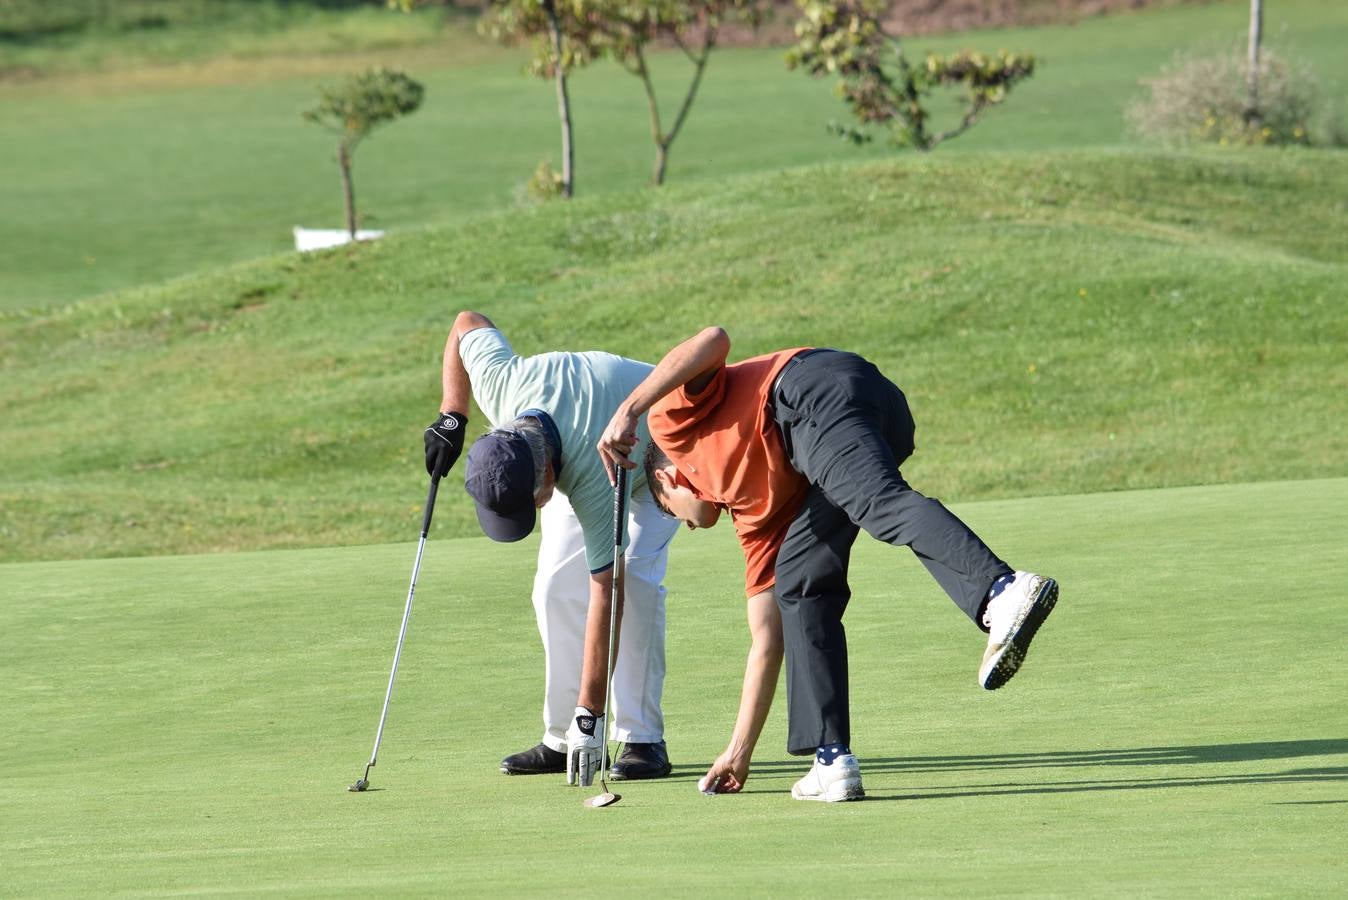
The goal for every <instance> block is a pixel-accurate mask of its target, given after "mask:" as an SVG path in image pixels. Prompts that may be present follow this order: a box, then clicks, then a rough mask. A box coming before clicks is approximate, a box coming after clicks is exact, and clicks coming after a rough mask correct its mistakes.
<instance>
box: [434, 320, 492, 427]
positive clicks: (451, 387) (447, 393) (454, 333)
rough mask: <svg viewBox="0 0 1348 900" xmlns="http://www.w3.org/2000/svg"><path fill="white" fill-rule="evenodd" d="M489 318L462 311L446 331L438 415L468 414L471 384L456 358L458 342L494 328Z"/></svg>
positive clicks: (471, 393) (461, 359)
mask: <svg viewBox="0 0 1348 900" xmlns="http://www.w3.org/2000/svg"><path fill="white" fill-rule="evenodd" d="M495 327H496V326H495V325H494V324H492V321H491V319H488V318H487V317H486V316H484V315H482V314H481V313H475V312H473V311H471V310H464V311H463V312H461V313H459V314H458V315H457V316H455V317H454V327H453V328H451V329H450V330H449V337H448V338H447V339H446V340H445V357H444V363H443V364H442V368H441V371H440V384H441V389H442V391H443V394H442V396H441V400H440V411H441V412H446V413H447V412H455V413H459V414H460V415H463V416H467V415H468V404H469V403H470V402H471V401H472V399H473V385H472V384H471V383H470V382H469V381H468V370H467V369H465V368H464V366H463V358H462V357H460V356H459V341H460V340H461V339H462V338H463V336H464V335H465V334H467V333H468V332H470V331H474V330H476V329H478V328H495Z"/></svg>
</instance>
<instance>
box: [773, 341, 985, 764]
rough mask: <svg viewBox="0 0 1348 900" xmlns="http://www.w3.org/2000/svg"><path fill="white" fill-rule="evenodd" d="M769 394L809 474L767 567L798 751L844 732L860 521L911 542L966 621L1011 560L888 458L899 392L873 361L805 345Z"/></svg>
mask: <svg viewBox="0 0 1348 900" xmlns="http://www.w3.org/2000/svg"><path fill="white" fill-rule="evenodd" d="M771 396H772V403H773V415H774V417H775V418H776V420H777V423H778V425H779V426H780V428H781V432H782V437H783V439H784V440H785V442H786V449H787V454H788V455H789V457H790V459H791V464H792V465H793V466H794V467H795V468H796V470H797V471H799V472H800V473H801V474H802V475H804V476H805V477H806V478H807V479H809V481H810V490H809V493H808V494H807V495H806V498H805V502H804V505H803V506H802V508H801V510H800V513H799V514H798V515H797V516H796V518H795V520H794V521H793V522H792V524H791V527H790V529H789V530H788V532H787V535H786V538H785V540H784V541H783V542H782V547H781V550H780V552H779V553H778V556H777V572H776V575H777V587H776V592H777V604H778V606H779V607H780V608H781V612H782V630H783V637H784V640H785V644H786V691H787V693H786V700H787V718H788V726H787V750H788V751H789V752H790V753H793V754H796V755H800V756H803V755H806V754H810V753H813V752H814V751H815V749H816V748H817V747H820V746H823V745H824V744H832V743H843V744H850V743H851V739H852V738H851V724H850V721H849V716H848V700H847V635H846V632H845V631H844V630H843V624H842V617H843V612H844V611H845V610H846V609H847V601H848V600H849V599H850V597H851V595H852V594H851V589H850V588H849V587H848V585H847V565H848V560H849V558H850V556H851V553H852V544H853V542H854V541H855V540H856V537H857V533H858V531H859V530H860V529H862V528H864V529H865V530H866V531H867V533H869V534H870V535H871V536H872V537H874V538H876V539H877V540H881V541H884V542H885V543H887V544H893V545H895V546H900V545H902V546H907V547H909V548H910V549H912V551H913V553H915V554H916V555H917V558H918V559H920V560H921V561H922V563H923V565H925V566H926V567H927V571H928V572H930V573H931V575H932V577H934V578H935V579H936V581H937V582H938V583H939V584H940V585H941V587H942V588H943V589H944V590H945V592H946V593H947V594H949V595H950V599H951V600H953V601H954V602H955V604H956V605H957V606H958V607H959V608H960V609H961V610H963V611H964V613H965V615H967V616H969V618H971V619H973V620H974V622H975V624H979V623H978V621H977V619H978V612H979V607H980V606H981V604H982V601H983V597H984V596H985V595H986V594H987V591H988V588H989V587H991V585H992V582H993V580H994V579H996V578H997V577H998V576H999V575H1002V574H1005V573H1007V572H1010V571H1011V569H1010V567H1009V566H1007V564H1006V563H1004V562H1002V560H1000V559H998V558H997V557H996V556H995V555H994V554H993V552H992V551H991V550H989V549H988V547H987V545H986V544H984V543H983V542H982V541H981V540H979V538H978V536H977V535H975V534H974V533H973V532H972V531H970V530H969V528H968V526H966V525H965V524H964V523H963V522H961V521H960V520H959V518H958V517H956V516H955V515H954V514H953V513H951V512H950V511H949V510H948V509H946V508H945V507H944V506H942V505H941V503H940V502H939V501H937V500H934V499H932V498H930V497H925V496H923V495H922V494H920V493H918V492H917V491H915V490H913V489H912V488H911V487H909V485H908V482H906V481H904V479H903V476H902V474H901V473H900V472H899V466H900V465H902V464H903V462H904V460H906V459H907V458H908V457H909V456H910V455H911V454H912V452H913V430H914V426H913V417H912V414H911V413H910V412H909V411H908V401H907V400H906V399H905V398H904V396H903V392H902V391H900V390H899V389H898V387H897V386H896V385H895V384H894V383H893V382H891V381H890V380H889V379H887V378H885V377H884V376H883V375H881V374H880V371H879V370H878V369H876V368H875V366H873V365H871V364H870V363H869V362H867V361H866V360H864V359H862V358H861V357H860V356H857V355H856V354H853V353H844V352H841V351H838V350H814V351H806V352H805V353H802V354H800V355H799V356H797V357H796V358H795V359H793V360H791V362H790V363H788V364H787V367H786V369H784V370H783V371H782V374H781V375H780V376H778V378H777V381H776V384H775V385H774V386H773V390H772V394H771ZM979 627H982V626H981V625H980V626H979Z"/></svg>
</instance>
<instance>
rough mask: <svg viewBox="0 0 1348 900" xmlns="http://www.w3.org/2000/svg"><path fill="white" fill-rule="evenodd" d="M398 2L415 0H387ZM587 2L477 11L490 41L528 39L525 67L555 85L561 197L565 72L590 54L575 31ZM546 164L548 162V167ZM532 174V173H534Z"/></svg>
mask: <svg viewBox="0 0 1348 900" xmlns="http://www.w3.org/2000/svg"><path fill="white" fill-rule="evenodd" d="M389 2H390V3H399V4H401V5H403V6H404V7H407V6H409V5H410V4H412V3H415V2H416V0H389ZM587 6H588V4H587V3H585V2H583V0H582V2H575V0H560V2H558V0H496V2H493V3H492V5H491V6H490V7H489V8H488V9H487V11H486V12H485V13H484V14H483V17H482V19H481V21H480V22H479V23H478V28H479V30H480V31H481V32H482V33H483V34H486V35H489V36H491V37H493V38H495V39H496V40H498V41H500V42H502V43H506V44H511V43H518V42H523V41H532V42H533V45H534V52H533V58H532V59H531V61H530V67H529V68H530V71H531V72H532V73H533V74H534V75H537V76H538V77H540V78H548V79H551V80H552V82H553V84H554V85H556V89H557V118H558V120H559V121H560V122H561V126H562V173H561V181H560V185H559V190H560V193H561V195H562V196H563V197H570V196H572V195H573V194H574V193H575V177H576V176H575V156H576V144H575V134H574V129H573V128H572V125H571V94H570V91H569V89H568V87H567V80H566V79H567V75H568V74H569V73H570V71H571V70H572V69H574V68H577V67H579V66H583V65H585V64H586V63H588V62H589V61H590V59H591V58H592V57H591V55H590V54H589V52H588V50H587V48H586V47H585V45H584V43H583V41H580V40H577V38H576V36H577V35H581V34H583V33H584V32H585V25H584V23H585V16H586V7H587ZM550 169H551V167H549V170H550ZM535 177H537V173H535Z"/></svg>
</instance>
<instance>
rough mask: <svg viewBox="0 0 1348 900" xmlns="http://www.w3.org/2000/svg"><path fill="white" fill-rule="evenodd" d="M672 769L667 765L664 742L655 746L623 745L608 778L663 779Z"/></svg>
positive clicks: (618, 779) (667, 756)
mask: <svg viewBox="0 0 1348 900" xmlns="http://www.w3.org/2000/svg"><path fill="white" fill-rule="evenodd" d="M673 768H674V767H673V766H671V765H670V764H669V752H668V751H667V750H666V749H665V742H664V741H660V742H659V743H657V744H623V752H622V753H620V754H618V759H617V760H616V761H615V762H614V763H613V771H612V772H610V773H609V777H610V778H612V779H613V780H614V781H637V780H639V779H642V778H664V777H665V776H666V775H668V774H669V773H670V771H671V770H672V769H673Z"/></svg>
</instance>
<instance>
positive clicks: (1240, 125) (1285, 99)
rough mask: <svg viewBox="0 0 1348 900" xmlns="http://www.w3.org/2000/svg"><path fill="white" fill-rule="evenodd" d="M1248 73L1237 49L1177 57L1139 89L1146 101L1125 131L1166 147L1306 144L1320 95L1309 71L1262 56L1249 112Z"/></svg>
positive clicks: (1294, 62) (1134, 109)
mask: <svg viewBox="0 0 1348 900" xmlns="http://www.w3.org/2000/svg"><path fill="white" fill-rule="evenodd" d="M1248 65H1249V63H1248V62H1247V61H1246V57H1245V52H1244V48H1243V47H1240V46H1235V47H1232V49H1231V50H1229V51H1227V52H1225V53H1220V54H1217V55H1211V56H1193V55H1189V54H1184V53H1180V54H1177V55H1176V56H1175V58H1174V59H1173V60H1172V61H1171V63H1170V64H1169V65H1168V66H1166V67H1165V68H1164V69H1162V70H1161V74H1160V75H1159V76H1157V77H1156V78H1153V79H1150V80H1147V81H1144V82H1143V83H1144V84H1145V85H1146V86H1147V88H1148V89H1149V92H1150V95H1149V96H1148V97H1145V98H1144V99H1141V100H1139V101H1137V102H1135V103H1134V104H1132V105H1131V106H1130V107H1129V108H1128V111H1127V117H1128V121H1129V124H1130V125H1131V126H1132V129H1133V130H1134V131H1135V132H1136V133H1137V134H1138V135H1139V136H1141V137H1143V138H1146V139H1149V140H1155V141H1159V142H1161V143H1165V144H1188V143H1215V144H1245V145H1261V144H1271V145H1286V144H1309V143H1311V119H1312V118H1313V117H1314V115H1315V113H1316V111H1317V109H1318V107H1319V89H1318V84H1317V82H1316V79H1315V74H1314V72H1312V70H1311V67H1310V65H1309V64H1307V63H1304V62H1300V61H1297V60H1290V61H1289V60H1285V59H1283V58H1282V57H1280V56H1278V55H1277V54H1275V53H1271V52H1269V51H1268V50H1267V49H1265V50H1264V51H1263V52H1262V53H1261V54H1260V60H1259V73H1258V75H1259V99H1258V104H1257V106H1256V108H1255V109H1253V110H1250V109H1248V108H1247V105H1246V104H1247V99H1246V92H1245V78H1246V74H1247V67H1248ZM1331 127H1332V126H1331ZM1331 140H1332V136H1331Z"/></svg>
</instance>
